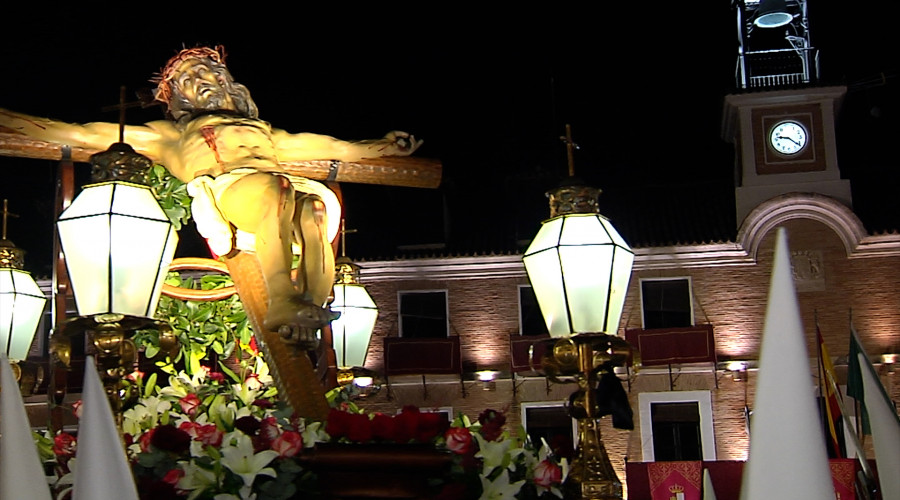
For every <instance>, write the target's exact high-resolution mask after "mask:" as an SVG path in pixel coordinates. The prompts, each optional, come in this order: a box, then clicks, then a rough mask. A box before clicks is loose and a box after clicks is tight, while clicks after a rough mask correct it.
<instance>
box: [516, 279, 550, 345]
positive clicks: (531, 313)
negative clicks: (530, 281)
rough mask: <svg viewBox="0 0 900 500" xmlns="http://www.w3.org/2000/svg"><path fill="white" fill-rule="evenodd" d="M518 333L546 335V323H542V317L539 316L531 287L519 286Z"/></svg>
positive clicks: (538, 308) (535, 298)
mask: <svg viewBox="0 0 900 500" xmlns="http://www.w3.org/2000/svg"><path fill="white" fill-rule="evenodd" d="M519 333H520V334H522V335H547V323H545V322H544V316H543V315H542V314H541V308H540V306H538V302H537V297H536V296H535V295H534V289H533V288H531V285H519Z"/></svg>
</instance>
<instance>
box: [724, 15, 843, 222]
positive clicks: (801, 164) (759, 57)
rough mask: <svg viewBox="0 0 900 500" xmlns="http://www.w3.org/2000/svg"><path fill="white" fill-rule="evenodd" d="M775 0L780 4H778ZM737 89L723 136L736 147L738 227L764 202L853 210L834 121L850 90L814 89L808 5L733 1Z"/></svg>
mask: <svg viewBox="0 0 900 500" xmlns="http://www.w3.org/2000/svg"><path fill="white" fill-rule="evenodd" d="M775 3H778V2H775ZM735 5H736V9H735V10H736V11H737V17H738V30H739V33H738V36H739V40H740V42H741V43H740V46H739V49H738V64H737V68H738V71H737V85H738V87H739V88H741V89H742V90H744V92H743V93H740V94H731V95H728V96H726V97H725V105H724V110H723V118H722V137H723V139H725V140H726V141H729V142H731V143H733V144H734V145H735V151H736V157H735V182H736V186H737V188H736V190H735V201H736V205H737V207H736V208H737V225H738V226H740V224H741V222H742V221H743V220H744V217H745V216H746V215H747V214H748V213H749V212H750V211H751V210H752V209H753V208H754V207H756V206H757V205H759V204H760V203H762V202H764V201H766V200H769V199H771V198H774V197H775V196H778V195H781V194H786V193H791V192H804V193H818V194H824V195H827V196H830V197H832V198H835V199H836V200H838V201H840V202H841V203H843V204H845V205H847V206H848V207H852V199H851V195H850V182H849V181H848V180H846V179H841V175H840V169H839V168H838V163H837V148H836V140H835V117H836V116H837V113H838V111H839V109H840V105H841V101H842V100H843V97H844V94H845V93H846V88H845V87H816V86H812V84H814V83H816V79H817V72H818V71H817V69H818V68H817V60H818V58H817V56H816V51H815V49H814V48H813V47H812V46H811V44H810V43H809V25H808V19H807V15H806V1H805V0H800V1H799V2H797V1H793V2H792V1H788V2H786V3H785V2H781V3H780V6H779V7H778V8H773V7H774V6H773V5H772V4H771V3H770V2H769V1H768V0H761V1H753V0H745V1H738V2H736V3H735Z"/></svg>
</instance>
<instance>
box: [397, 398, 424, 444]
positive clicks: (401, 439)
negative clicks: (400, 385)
mask: <svg viewBox="0 0 900 500" xmlns="http://www.w3.org/2000/svg"><path fill="white" fill-rule="evenodd" d="M419 415H420V412H419V409H418V408H416V407H415V406H404V407H403V409H402V410H400V413H399V414H397V416H396V417H394V421H395V423H396V424H397V428H396V440H397V442H398V443H408V442H410V441H411V440H413V439H415V437H416V434H417V431H418V429H419Z"/></svg>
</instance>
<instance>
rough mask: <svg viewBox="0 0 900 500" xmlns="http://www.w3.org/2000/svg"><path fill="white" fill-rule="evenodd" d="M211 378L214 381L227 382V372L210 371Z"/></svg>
mask: <svg viewBox="0 0 900 500" xmlns="http://www.w3.org/2000/svg"><path fill="white" fill-rule="evenodd" d="M209 379H210V380H212V381H214V382H219V383H220V384H221V383H222V382H225V374H224V373H222V372H209Z"/></svg>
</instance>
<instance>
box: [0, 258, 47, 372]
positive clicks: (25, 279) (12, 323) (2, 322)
mask: <svg viewBox="0 0 900 500" xmlns="http://www.w3.org/2000/svg"><path fill="white" fill-rule="evenodd" d="M46 303H47V298H46V297H44V294H43V293H42V292H41V289H40V288H39V287H38V286H37V283H35V282H34V279H33V278H32V277H31V275H30V274H28V273H26V272H25V271H21V270H18V269H0V349H3V350H4V351H5V352H6V355H7V356H8V357H9V359H11V360H14V361H18V360H23V359H25V358H26V357H28V350H29V349H31V342H32V341H33V340H34V335H35V332H36V331H37V327H38V324H40V321H41V315H42V314H43V312H44V306H45V305H46Z"/></svg>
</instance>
